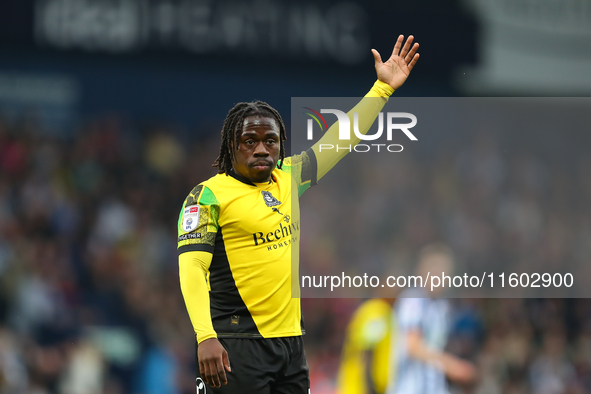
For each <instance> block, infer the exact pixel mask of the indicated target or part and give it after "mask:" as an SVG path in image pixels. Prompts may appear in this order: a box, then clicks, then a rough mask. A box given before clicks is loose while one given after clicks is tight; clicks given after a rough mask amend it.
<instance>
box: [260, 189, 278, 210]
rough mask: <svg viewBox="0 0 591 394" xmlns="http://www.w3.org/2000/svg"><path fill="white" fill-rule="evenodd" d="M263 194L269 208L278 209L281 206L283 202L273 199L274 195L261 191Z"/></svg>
mask: <svg viewBox="0 0 591 394" xmlns="http://www.w3.org/2000/svg"><path fill="white" fill-rule="evenodd" d="M261 193H262V194H263V199H264V200H265V204H267V206H268V207H269V208H271V207H276V206H277V205H281V201H279V200H277V199H276V198H275V197H273V195H272V194H271V193H270V192H267V191H264V190H263V191H261Z"/></svg>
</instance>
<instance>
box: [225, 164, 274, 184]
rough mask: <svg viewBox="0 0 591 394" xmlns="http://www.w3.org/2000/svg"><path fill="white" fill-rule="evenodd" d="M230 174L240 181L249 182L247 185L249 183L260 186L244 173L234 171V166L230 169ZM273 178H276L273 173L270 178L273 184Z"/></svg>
mask: <svg viewBox="0 0 591 394" xmlns="http://www.w3.org/2000/svg"><path fill="white" fill-rule="evenodd" d="M229 175H230V176H231V177H232V178H234V179H236V180H237V181H240V182H242V183H245V184H247V185H249V186H255V187H258V186H257V185H255V184H254V183H252V182H251V181H250V179H248V178H247V177H245V176H243V175H240V174H238V173H237V172H236V171H234V169H233V168H232V169H231V170H230V173H229ZM273 180H274V178H273V174H271V180H269V184H271V183H272V182H273Z"/></svg>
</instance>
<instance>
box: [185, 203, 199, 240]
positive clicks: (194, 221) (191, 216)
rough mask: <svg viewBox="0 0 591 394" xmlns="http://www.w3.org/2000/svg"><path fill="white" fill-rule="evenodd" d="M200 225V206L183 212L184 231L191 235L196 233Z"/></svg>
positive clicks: (191, 207)
mask: <svg viewBox="0 0 591 394" xmlns="http://www.w3.org/2000/svg"><path fill="white" fill-rule="evenodd" d="M198 224H199V205H193V206H190V207H185V211H184V212H183V231H184V232H186V233H190V232H191V231H195V229H196V228H197V225H198Z"/></svg>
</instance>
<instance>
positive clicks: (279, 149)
mask: <svg viewBox="0 0 591 394" xmlns="http://www.w3.org/2000/svg"><path fill="white" fill-rule="evenodd" d="M403 41H404V37H403V36H399V37H398V40H397V41H396V44H395V46H394V50H393V52H392V55H391V56H390V58H389V59H388V60H387V61H386V62H382V59H381V57H380V55H379V53H378V52H377V51H376V50H372V53H373V55H374V59H375V67H376V72H377V76H378V81H376V83H375V84H374V86H373V87H372V89H371V90H370V92H369V93H368V94H367V95H366V96H365V97H364V98H363V99H362V100H361V102H360V103H359V104H357V105H356V106H355V108H353V109H352V110H351V111H350V112H349V116H350V117H352V113H353V112H357V113H359V129H360V130H361V132H362V133H366V132H367V131H368V130H369V127H370V126H371V124H372V123H373V122H374V120H375V119H376V117H377V115H378V113H379V112H380V110H381V109H382V108H383V106H384V104H385V103H386V101H387V98H388V97H389V96H390V95H391V94H392V93H393V92H394V90H395V89H398V88H399V87H400V86H401V85H402V84H403V83H404V82H405V81H406V78H407V77H408V75H409V73H410V71H411V70H412V68H413V67H414V65H415V64H416V62H417V60H418V58H419V55H418V53H416V52H417V49H418V44H416V43H415V44H414V45H412V41H413V37H412V36H409V38H408V39H407V40H406V43H404V45H403ZM411 45H412V46H411ZM285 140H286V131H285V126H284V124H283V120H282V119H281V116H280V115H279V114H278V113H277V111H275V110H274V109H273V108H271V107H270V106H269V105H268V104H266V103H263V102H254V103H239V104H237V105H236V106H235V107H234V108H233V109H232V110H230V112H229V113H228V116H227V118H226V121H225V122H224V127H223V129H222V144H221V148H220V156H219V157H218V160H217V161H216V163H215V165H216V166H217V167H218V168H219V172H218V175H216V176H214V177H212V178H210V179H208V180H206V181H205V182H202V183H201V184H199V185H197V186H196V187H195V188H194V189H193V190H192V191H191V193H190V194H189V196H188V197H187V199H186V200H185V202H184V204H183V207H182V209H181V213H180V216H179V222H178V251H179V271H180V282H181V289H182V292H183V296H184V298H185V304H186V306H187V310H188V312H189V317H190V318H191V322H192V324H193V327H194V330H195V334H196V337H197V342H198V346H197V359H198V362H197V368H198V370H197V386H198V390H202V391H198V392H204V391H203V390H205V385H204V383H206V384H208V385H209V386H211V387H212V388H213V392H214V393H262V394H265V393H302V394H304V393H307V392H309V387H310V383H309V377H308V366H307V362H306V359H305V354H304V346H303V341H302V335H303V334H304V333H305V331H304V328H303V324H302V316H301V308H300V301H299V299H296V298H292V297H291V264H292V253H291V252H292V247H293V248H296V249H295V250H294V252H295V253H294V256H297V250H298V248H299V232H300V222H299V204H298V199H297V198H294V199H292V193H294V197H295V193H296V192H297V196H300V195H301V194H302V193H303V192H304V191H305V190H307V189H308V188H309V187H310V186H312V185H314V184H315V183H316V182H317V180H319V179H320V178H322V177H323V176H324V175H325V174H326V173H327V172H328V170H330V168H332V167H333V166H334V165H335V164H336V163H337V162H338V161H339V160H340V159H341V158H342V157H344V156H345V154H346V151H342V150H341V151H340V152H327V151H325V152H322V153H321V152H320V151H319V145H320V144H324V143H331V142H332V143H334V142H336V141H337V140H338V124H336V125H333V126H332V127H331V128H330V129H329V130H328V131H327V132H326V134H325V135H324V136H323V137H322V139H321V140H320V141H319V142H318V143H317V144H316V145H314V146H313V147H312V148H310V149H308V150H307V151H306V152H302V154H300V155H295V156H292V157H287V158H285V149H284V142H283V141H285ZM352 142H355V141H352ZM295 263H297V262H295Z"/></svg>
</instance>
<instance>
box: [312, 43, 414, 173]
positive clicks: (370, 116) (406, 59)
mask: <svg viewBox="0 0 591 394" xmlns="http://www.w3.org/2000/svg"><path fill="white" fill-rule="evenodd" d="M413 40H414V37H413V36H409V37H408V39H407V40H406V42H405V43H404V46H403V45H402V43H403V42H404V36H403V35H400V36H398V39H397V40H396V44H395V45H394V50H393V51H392V55H391V56H390V58H388V60H386V61H385V62H383V61H382V58H381V56H380V54H379V53H378V51H376V50H375V49H372V50H371V52H372V54H373V56H374V60H375V69H376V73H377V77H378V80H377V81H376V83H375V84H374V86H373V87H372V88H371V90H370V91H369V92H368V93H367V94H366V95H365V97H364V98H363V99H362V100H361V101H360V102H359V103H358V104H357V105H356V106H355V107H354V108H353V109H351V110H350V111H349V112H348V113H347V116H348V118H349V124H350V125H353V121H354V119H353V114H354V113H358V114H359V119H358V121H359V132H360V133H361V134H366V133H367V132H368V131H369V128H370V127H371V125H372V124H373V122H374V121H375V120H376V117H377V116H378V114H379V112H380V111H381V110H382V108H383V107H384V105H385V104H386V102H387V101H388V97H390V95H391V94H392V93H393V92H394V91H395V90H396V89H398V88H399V87H400V86H402V84H404V82H405V81H406V79H407V78H408V76H409V74H410V72H411V71H412V69H413V67H414V66H415V64H416V63H417V61H418V60H419V54H418V53H417V50H418V49H419V44H418V43H415V44H414V45H412V42H413ZM411 45H412V47H411ZM351 135H352V138H351V140H349V141H347V144H350V145H351V146H354V145H356V144H358V143H359V141H360V139H359V138H357V137H355V134H354V133H353V132H352V130H351ZM338 144H339V123H338V122H336V123H335V124H333V125H332V126H331V127H330V128H329V129H328V130H327V132H326V133H325V134H324V136H323V137H322V138H321V139H320V141H318V142H317V143H316V144H314V146H312V150H313V151H314V155H315V156H316V161H317V165H318V174H317V179H320V178H322V177H323V176H324V175H325V174H326V173H327V172H328V171H329V170H330V169H331V168H332V167H334V165H335V164H336V163H338V162H339V160H341V159H342V158H343V157H345V155H346V154H347V153H348V151H347V150H345V149H339V150H337V149H330V150H326V149H324V150H322V151H321V149H320V146H321V145H325V146H326V145H333V146H337V145H338ZM341 145H343V143H342V142H341Z"/></svg>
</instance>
